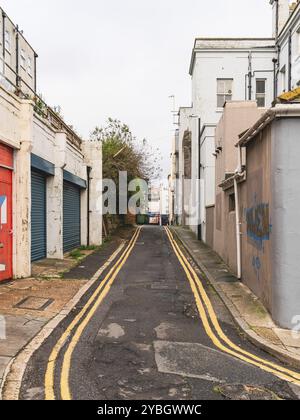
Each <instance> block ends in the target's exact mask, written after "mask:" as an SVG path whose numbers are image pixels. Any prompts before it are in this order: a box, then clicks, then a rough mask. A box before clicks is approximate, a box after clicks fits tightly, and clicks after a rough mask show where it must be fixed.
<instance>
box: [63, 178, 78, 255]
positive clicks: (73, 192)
mask: <svg viewBox="0 0 300 420" xmlns="http://www.w3.org/2000/svg"><path fill="white" fill-rule="evenodd" d="M63 226H64V252H68V251H71V250H72V249H75V248H78V247H79V246H80V244H81V238H80V231H81V225H80V188H79V187H77V186H76V185H74V184H71V183H70V182H67V181H64V225H63Z"/></svg>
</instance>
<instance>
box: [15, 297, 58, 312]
mask: <svg viewBox="0 0 300 420" xmlns="http://www.w3.org/2000/svg"><path fill="white" fill-rule="evenodd" d="M53 302H54V300H53V299H45V298H40V297H35V296H29V297H27V298H25V299H23V300H21V302H19V303H17V304H16V305H15V308H19V309H29V310H31V311H44V310H45V309H46V308H47V307H48V306H49V305H51V303H53Z"/></svg>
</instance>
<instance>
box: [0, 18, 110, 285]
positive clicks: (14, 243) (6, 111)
mask: <svg viewBox="0 0 300 420" xmlns="http://www.w3.org/2000/svg"><path fill="white" fill-rule="evenodd" d="M2 28H4V34H5V33H6V32H7V31H9V32H10V36H9V37H8V35H7V37H8V38H5V35H4V37H3V39H4V40H5V41H6V39H9V40H10V44H9V43H8V42H5V62H6V61H7V60H9V62H10V65H9V69H13V67H11V66H12V65H14V64H15V63H17V62H18V60H19V59H20V57H21V54H22V51H21V50H22V45H24V51H25V52H26V63H27V64H26V66H25V63H24V66H25V67H24V68H23V69H21V67H23V66H21V65H20V66H21V67H20V73H19V74H18V75H17V79H15V76H16V73H17V72H15V73H13V71H12V70H10V71H11V73H9V72H8V71H7V68H8V67H6V70H5V72H4V74H3V73H2V76H5V77H2V79H1V80H0V175H1V176H0V208H1V210H0V280H7V279H10V278H21V277H27V276H30V274H31V264H32V262H33V261H37V260H40V259H44V258H57V259H61V258H63V256H64V253H66V252H68V251H70V250H72V249H74V248H77V247H79V246H80V245H87V244H90V245H100V244H101V243H102V202H101V192H102V155H101V153H102V151H101V144H99V143H93V142H84V141H83V140H82V139H81V138H80V137H79V136H78V135H77V134H76V133H75V132H74V131H73V130H72V129H71V128H70V127H69V126H68V125H67V124H66V123H65V122H64V121H63V120H62V119H61V118H60V117H59V116H58V115H57V114H56V113H55V112H54V111H53V110H52V109H50V108H49V107H48V106H47V105H46V104H45V103H41V105H42V106H38V105H37V100H36V97H34V96H33V95H34V86H35V78H34V77H35V76H34V74H35V72H34V71H33V77H32V79H31V78H30V74H29V72H30V70H29V67H28V66H29V58H30V59H31V58H33V57H34V55H35V53H34V51H33V50H32V49H31V47H29V44H26V46H25V42H26V41H25V39H24V38H23V37H22V36H21V35H19V36H20V38H19V40H17V42H18V43H19V45H20V49H18V48H15V44H14V43H15V42H16V36H17V35H18V32H17V29H16V27H14V26H13V25H12V23H11V21H10V20H9V19H8V18H7V17H6V16H4V14H3V13H2ZM23 43H24V44H23ZM9 46H10V48H8V47H9ZM18 51H19V54H20V56H19V57H16V54H17V52H18ZM9 52H10V54H9ZM32 70H34V69H33V68H32ZM25 71H26V74H27V76H28V79H26V77H27V76H26V75H25V73H22V72H25ZM23 77H24V78H25V79H26V80H27V81H25V80H24V79H23ZM17 82H18V83H17ZM30 83H31V85H30ZM29 91H30V92H31V94H30V95H29V94H28V92H29ZM34 99H35V100H34ZM39 101H40V99H39Z"/></svg>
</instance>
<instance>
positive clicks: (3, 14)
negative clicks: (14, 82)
mask: <svg viewBox="0 0 300 420" xmlns="http://www.w3.org/2000/svg"><path fill="white" fill-rule="evenodd" d="M5 19H6V14H5V13H4V12H3V11H2V21H3V28H2V56H3V71H4V73H5Z"/></svg>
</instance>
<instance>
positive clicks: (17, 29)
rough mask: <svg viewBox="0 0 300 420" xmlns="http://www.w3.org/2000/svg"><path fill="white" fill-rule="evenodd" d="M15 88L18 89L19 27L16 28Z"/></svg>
mask: <svg viewBox="0 0 300 420" xmlns="http://www.w3.org/2000/svg"><path fill="white" fill-rule="evenodd" d="M16 86H17V87H20V78H19V27H18V25H17V26H16Z"/></svg>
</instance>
